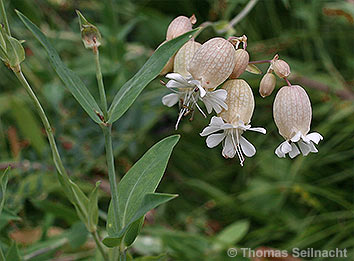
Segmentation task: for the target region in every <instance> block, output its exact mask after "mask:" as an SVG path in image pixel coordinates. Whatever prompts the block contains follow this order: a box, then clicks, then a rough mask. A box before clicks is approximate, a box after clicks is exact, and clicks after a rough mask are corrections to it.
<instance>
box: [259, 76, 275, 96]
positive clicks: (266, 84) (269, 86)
mask: <svg viewBox="0 0 354 261" xmlns="http://www.w3.org/2000/svg"><path fill="white" fill-rule="evenodd" d="M276 82H277V79H276V78H275V75H274V74H273V73H266V74H265V75H264V76H263V78H262V80H261V83H260V84H259V94H260V95H261V96H262V97H263V98H265V97H267V96H269V95H271V94H272V92H273V90H274V88H275V84H276Z"/></svg>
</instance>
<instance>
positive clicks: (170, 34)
mask: <svg viewBox="0 0 354 261" xmlns="http://www.w3.org/2000/svg"><path fill="white" fill-rule="evenodd" d="M196 21H197V19H196V17H195V16H194V15H192V17H191V18H188V17H186V16H182V15H181V16H178V17H176V18H175V19H173V20H172V22H171V23H170V25H169V26H168V28H167V33H166V40H167V41H169V40H172V39H173V38H176V37H178V36H180V35H182V34H184V33H186V32H189V31H191V30H192V25H193V24H195V23H196Z"/></svg>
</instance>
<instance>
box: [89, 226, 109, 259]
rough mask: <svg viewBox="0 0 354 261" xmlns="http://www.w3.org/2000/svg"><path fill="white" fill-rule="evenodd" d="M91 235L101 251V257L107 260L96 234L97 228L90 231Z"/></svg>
mask: <svg viewBox="0 0 354 261" xmlns="http://www.w3.org/2000/svg"><path fill="white" fill-rule="evenodd" d="M91 235H92V237H93V239H94V240H95V242H96V245H97V248H98V250H99V251H100V252H101V255H102V257H103V259H104V260H108V256H107V254H106V252H105V251H104V249H103V245H102V243H101V240H100V238H99V236H98V234H97V230H95V231H94V232H91Z"/></svg>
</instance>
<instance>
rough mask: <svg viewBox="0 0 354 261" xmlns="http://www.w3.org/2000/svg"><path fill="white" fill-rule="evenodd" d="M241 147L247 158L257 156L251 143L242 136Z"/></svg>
mask: <svg viewBox="0 0 354 261" xmlns="http://www.w3.org/2000/svg"><path fill="white" fill-rule="evenodd" d="M240 145H241V149H242V152H243V154H245V155H246V156H247V157H252V156H253V155H254V154H256V148H255V147H254V146H253V145H252V143H251V142H249V141H248V140H246V139H245V138H244V137H242V136H241V137H240Z"/></svg>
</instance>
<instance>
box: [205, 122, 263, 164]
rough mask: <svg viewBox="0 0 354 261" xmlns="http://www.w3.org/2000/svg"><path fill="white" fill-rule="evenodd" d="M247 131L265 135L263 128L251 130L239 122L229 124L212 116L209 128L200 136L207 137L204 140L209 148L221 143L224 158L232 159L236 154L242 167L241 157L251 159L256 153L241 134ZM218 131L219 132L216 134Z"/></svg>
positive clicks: (242, 160) (242, 159)
mask: <svg viewBox="0 0 354 261" xmlns="http://www.w3.org/2000/svg"><path fill="white" fill-rule="evenodd" d="M238 118H239V117H238ZM247 130H250V131H257V132H260V133H263V134H266V130H265V129H264V128H251V125H245V124H244V123H243V122H242V121H241V120H239V121H238V123H236V124H231V123H226V122H224V120H223V119H222V118H221V117H216V116H213V117H212V118H211V121H210V124H209V126H208V127H206V128H205V129H204V130H203V131H202V133H200V135H201V136H208V135H209V136H208V138H207V139H206V144H207V146H208V147H209V148H214V147H216V146H217V145H218V144H219V143H221V142H222V141H223V150H222V155H223V156H224V157H225V158H233V157H234V156H235V155H236V154H237V156H238V158H239V160H240V164H241V166H243V162H244V157H243V155H245V156H246V157H252V156H253V155H254V154H255V153H256V149H255V147H254V146H253V145H252V144H251V143H250V142H249V141H248V140H246V139H245V138H244V137H243V136H242V134H243V132H245V131H247ZM219 131H221V132H220V133H216V132H219Z"/></svg>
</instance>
